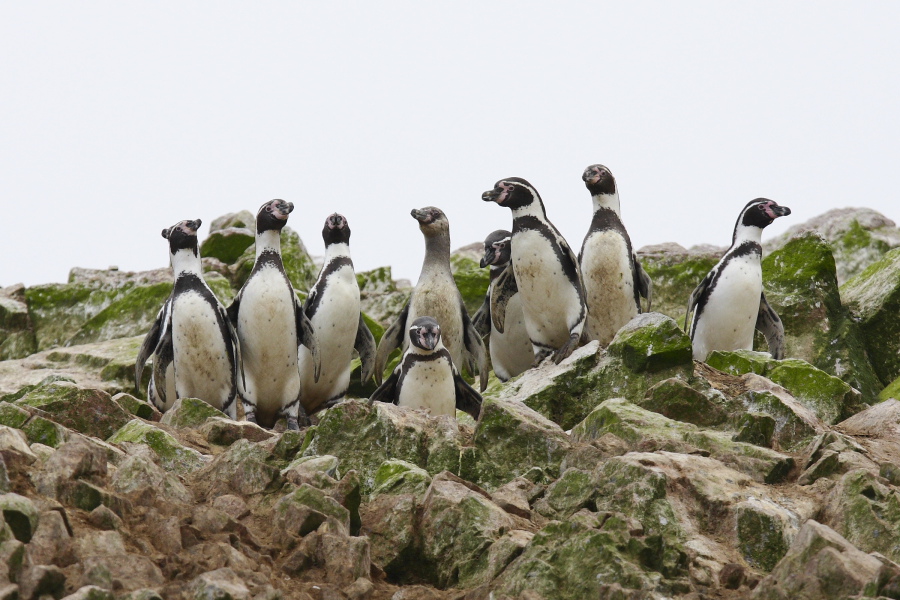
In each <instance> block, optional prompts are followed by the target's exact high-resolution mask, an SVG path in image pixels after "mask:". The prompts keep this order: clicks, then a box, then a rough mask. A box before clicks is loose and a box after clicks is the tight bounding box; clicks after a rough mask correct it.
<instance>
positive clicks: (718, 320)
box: [694, 256, 762, 360]
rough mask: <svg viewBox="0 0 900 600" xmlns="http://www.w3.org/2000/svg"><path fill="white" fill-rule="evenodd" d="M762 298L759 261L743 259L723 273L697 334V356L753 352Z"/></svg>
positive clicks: (726, 268)
mask: <svg viewBox="0 0 900 600" xmlns="http://www.w3.org/2000/svg"><path fill="white" fill-rule="evenodd" d="M761 296H762V268H761V266H760V261H759V258H758V257H755V256H754V257H740V258H736V259H733V260H731V261H729V262H728V264H726V265H725V266H724V268H722V269H721V271H720V272H719V276H718V278H717V280H716V281H715V285H714V286H713V289H712V290H711V291H710V293H709V296H708V297H707V300H706V304H705V305H704V306H703V309H702V311H701V312H700V315H699V316H698V317H697V323H696V328H695V330H694V339H695V340H696V342H695V343H694V355H695V357H696V356H699V355H700V354H701V353H702V355H703V358H699V359H698V360H705V359H706V355H707V354H709V352H712V351H713V350H726V351H727V350H742V349H743V350H752V349H753V332H754V330H755V328H756V319H757V316H758V315H759V303H760V298H761Z"/></svg>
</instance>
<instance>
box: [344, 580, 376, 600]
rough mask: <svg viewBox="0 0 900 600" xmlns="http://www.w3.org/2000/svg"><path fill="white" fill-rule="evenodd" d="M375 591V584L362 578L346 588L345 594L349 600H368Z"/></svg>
mask: <svg viewBox="0 0 900 600" xmlns="http://www.w3.org/2000/svg"><path fill="white" fill-rule="evenodd" d="M374 591H375V584H374V583H372V582H371V581H369V580H368V579H366V578H365V577H360V578H359V579H357V580H356V581H354V582H353V583H351V584H350V585H348V586H347V587H345V588H344V594H345V595H346V596H347V600H366V599H367V598H370V597H371V596H372V592H374Z"/></svg>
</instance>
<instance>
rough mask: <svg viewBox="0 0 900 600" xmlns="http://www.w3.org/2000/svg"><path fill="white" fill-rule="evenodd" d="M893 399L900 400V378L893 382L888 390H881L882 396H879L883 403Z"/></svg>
mask: <svg viewBox="0 0 900 600" xmlns="http://www.w3.org/2000/svg"><path fill="white" fill-rule="evenodd" d="M891 398H893V399H895V400H900V377H898V378H897V379H895V380H894V381H892V382H891V383H890V384H889V385H888V386H887V387H886V388H884V389H883V390H881V393H880V394H878V399H879V400H881V401H882V402H884V401H885V400H890V399H891Z"/></svg>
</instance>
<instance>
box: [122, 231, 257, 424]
mask: <svg viewBox="0 0 900 600" xmlns="http://www.w3.org/2000/svg"><path fill="white" fill-rule="evenodd" d="M200 225H201V221H200V219H196V220H194V221H179V222H178V223H176V224H175V225H172V226H171V227H169V228H168V229H163V230H162V236H163V238H165V239H167V240H168V241H169V257H170V262H171V265H172V269H173V271H174V275H175V283H174V286H173V288H172V293H171V294H170V295H169V297H168V298H167V299H166V301H165V303H164V304H163V307H162V309H160V311H159V314H157V315H156V321H155V322H154V323H153V327H151V329H150V332H149V333H148V334H147V336H146V337H145V338H144V343H143V344H142V345H141V349H140V351H139V352H138V357H137V362H136V363H135V365H134V383H135V388H140V385H141V374H142V372H143V369H144V364H145V363H146V362H147V359H148V358H149V357H150V355H151V354H152V355H153V373H152V376H151V377H150V385H149V386H148V388H147V397H148V398H149V399H150V401H151V402H152V403H153V405H154V406H156V408H158V409H159V410H160V411H163V412H164V411H166V410H168V409H169V408H171V407H172V405H173V404H174V403H175V400H177V399H178V398H199V399H200V400H203V401H205V402H208V403H209V404H210V405H211V406H214V407H215V408H217V409H219V410H221V411H222V412H224V413H225V414H227V415H228V416H229V417H231V418H232V419H234V418H236V412H235V411H236V408H237V403H236V402H235V399H236V397H237V395H238V370H239V368H240V355H239V351H238V342H237V336H236V334H235V331H234V328H233V327H232V325H231V321H229V319H228V315H227V314H226V312H225V307H224V306H222V303H221V302H219V300H218V298H216V296H215V295H214V294H213V292H212V290H211V289H209V286H208V285H207V284H206V281H204V279H203V269H202V267H201V264H200V252H199V251H198V249H197V230H198V229H199V228H200Z"/></svg>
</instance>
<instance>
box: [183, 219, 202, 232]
mask: <svg viewBox="0 0 900 600" xmlns="http://www.w3.org/2000/svg"><path fill="white" fill-rule="evenodd" d="M186 225H187V226H188V227H189V228H190V229H191V230H192V231H193V232H194V233H197V230H198V229H200V226H201V225H203V221H201V220H200V219H195V220H193V221H188V222H187V223H186Z"/></svg>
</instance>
